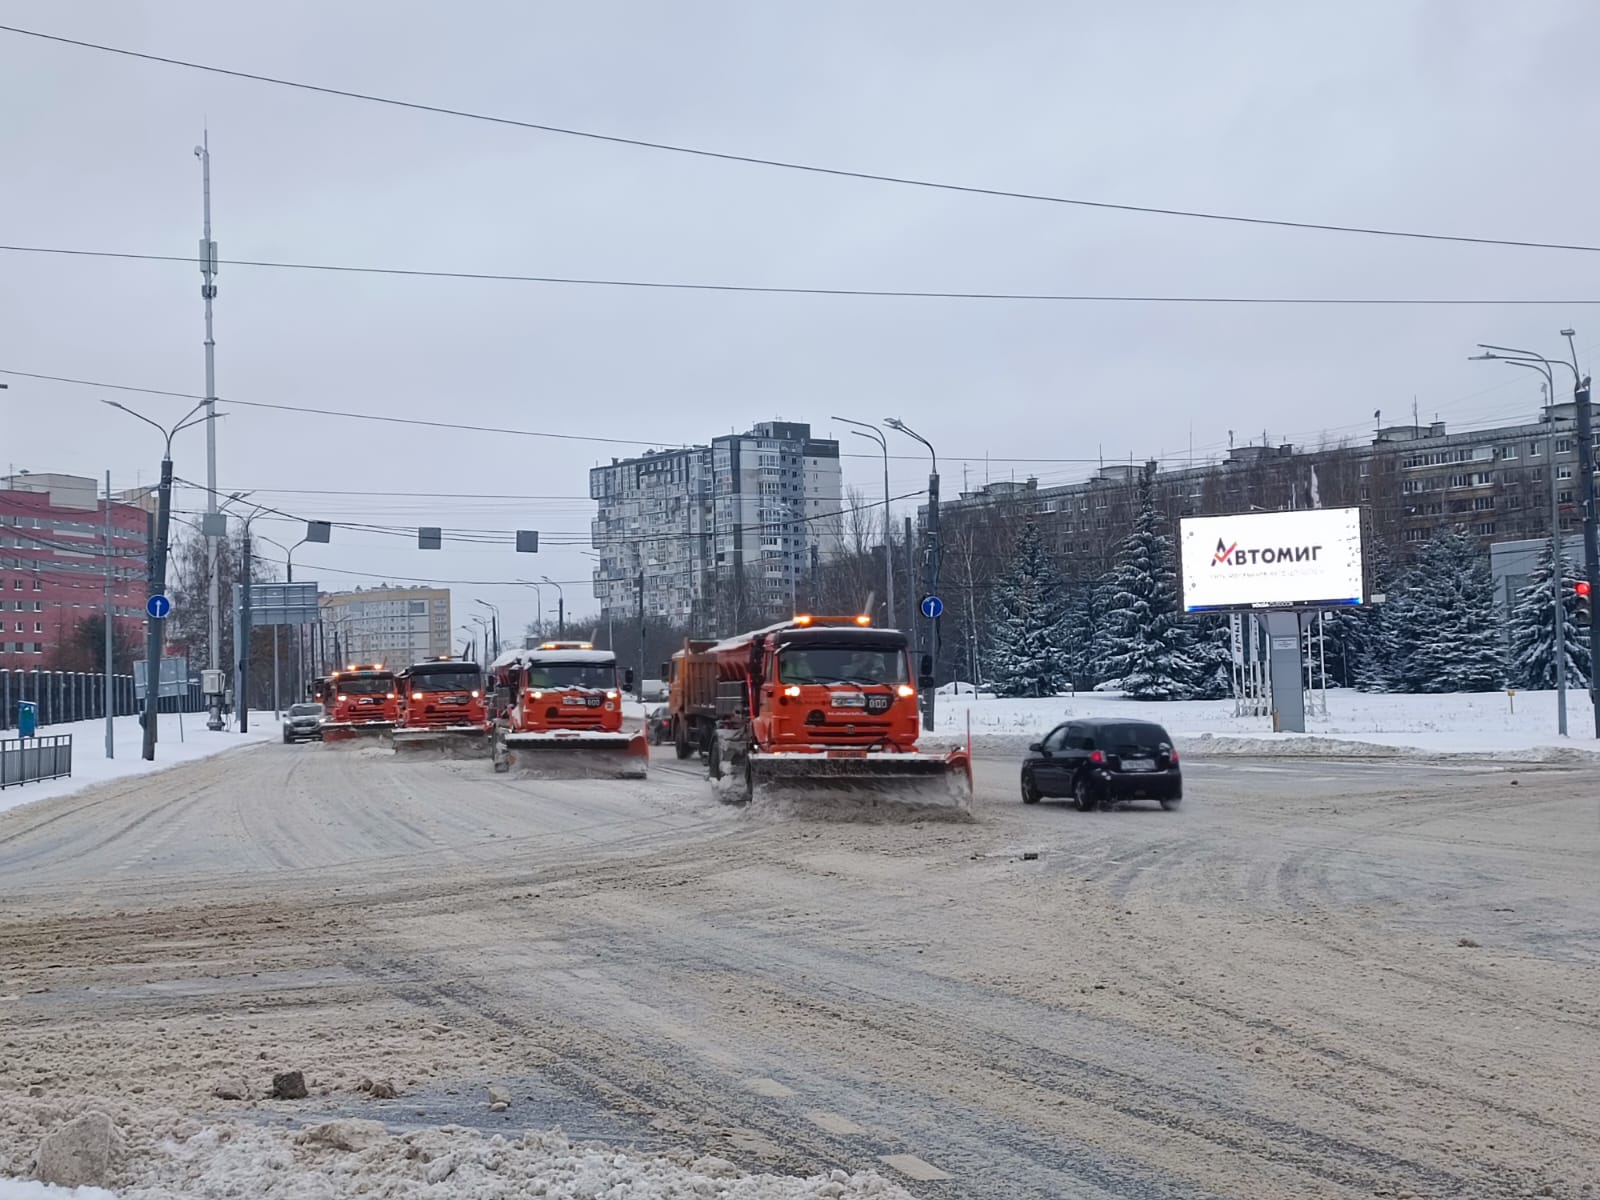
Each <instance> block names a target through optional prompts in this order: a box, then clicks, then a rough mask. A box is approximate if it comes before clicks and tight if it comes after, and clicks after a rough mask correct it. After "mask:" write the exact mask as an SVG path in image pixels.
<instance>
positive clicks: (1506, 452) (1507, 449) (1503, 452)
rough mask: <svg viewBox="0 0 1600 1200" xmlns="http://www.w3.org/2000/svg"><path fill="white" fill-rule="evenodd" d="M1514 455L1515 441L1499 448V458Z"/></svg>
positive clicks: (1515, 449) (1512, 456) (1513, 456)
mask: <svg viewBox="0 0 1600 1200" xmlns="http://www.w3.org/2000/svg"><path fill="white" fill-rule="evenodd" d="M1516 456H1517V444H1516V443H1515V442H1512V443H1511V445H1509V446H1503V447H1501V449H1500V457H1501V458H1515V457H1516ZM1550 636H1552V637H1554V636H1555V635H1554V634H1551V635H1550Z"/></svg>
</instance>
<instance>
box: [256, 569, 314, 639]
mask: <svg viewBox="0 0 1600 1200" xmlns="http://www.w3.org/2000/svg"><path fill="white" fill-rule="evenodd" d="M317 615H318V613H317V583H316V581H315V580H309V581H300V580H296V581H295V582H294V583H257V584H252V585H251V588H250V624H251V626H252V627H256V628H262V627H265V626H268V625H310V624H311V623H312V622H314V621H315V620H316V619H317Z"/></svg>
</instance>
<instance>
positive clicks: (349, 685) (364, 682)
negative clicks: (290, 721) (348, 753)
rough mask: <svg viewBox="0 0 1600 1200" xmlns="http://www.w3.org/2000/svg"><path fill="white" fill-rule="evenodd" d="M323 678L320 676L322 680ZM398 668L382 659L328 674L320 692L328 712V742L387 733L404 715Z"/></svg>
mask: <svg viewBox="0 0 1600 1200" xmlns="http://www.w3.org/2000/svg"><path fill="white" fill-rule="evenodd" d="M322 682H323V681H321V680H318V683H319V684H320V683H322ZM395 687H396V685H395V677H394V672H392V671H388V670H385V669H384V666H383V664H382V663H373V664H371V665H370V666H365V667H363V666H361V665H359V664H357V663H351V664H350V665H349V666H348V667H346V668H345V669H344V670H342V671H334V672H331V673H330V674H329V675H328V678H327V680H326V686H325V690H323V692H322V693H321V695H320V697H319V698H320V699H321V700H322V704H323V707H324V709H325V710H326V711H327V715H326V716H325V717H324V718H323V719H322V740H323V741H324V742H341V741H349V740H351V739H352V738H362V737H364V738H373V737H386V736H388V735H389V734H391V733H392V732H393V731H394V727H395V725H396V724H397V723H398V721H399V719H400V700H399V694H398V692H397V691H396V690H395Z"/></svg>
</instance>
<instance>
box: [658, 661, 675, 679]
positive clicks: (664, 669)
mask: <svg viewBox="0 0 1600 1200" xmlns="http://www.w3.org/2000/svg"><path fill="white" fill-rule="evenodd" d="M656 678H657V679H659V680H661V682H662V683H665V682H667V680H669V679H671V678H672V664H671V663H662V664H661V674H660V675H658V676H656Z"/></svg>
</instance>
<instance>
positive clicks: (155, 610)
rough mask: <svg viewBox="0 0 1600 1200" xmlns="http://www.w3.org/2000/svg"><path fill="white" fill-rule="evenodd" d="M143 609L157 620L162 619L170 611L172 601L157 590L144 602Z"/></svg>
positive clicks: (164, 618)
mask: <svg viewBox="0 0 1600 1200" xmlns="http://www.w3.org/2000/svg"><path fill="white" fill-rule="evenodd" d="M144 611H145V612H147V613H149V614H150V616H151V617H153V618H154V619H155V620H157V621H164V620H166V618H167V614H168V613H170V612H171V611H172V601H171V600H169V599H167V598H166V597H165V596H163V595H161V594H160V593H159V592H158V593H156V594H155V595H154V596H151V597H150V599H148V600H146V601H145V602H144Z"/></svg>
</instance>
